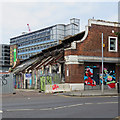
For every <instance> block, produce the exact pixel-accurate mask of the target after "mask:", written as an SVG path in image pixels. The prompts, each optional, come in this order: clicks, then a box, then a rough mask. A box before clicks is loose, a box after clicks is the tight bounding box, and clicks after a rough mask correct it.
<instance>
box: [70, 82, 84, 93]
mask: <svg viewBox="0 0 120 120" xmlns="http://www.w3.org/2000/svg"><path fill="white" fill-rule="evenodd" d="M69 85H70V90H71V91H74V90H84V83H72V84H71V83H70V84H69Z"/></svg>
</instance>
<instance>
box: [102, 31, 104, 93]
mask: <svg viewBox="0 0 120 120" xmlns="http://www.w3.org/2000/svg"><path fill="white" fill-rule="evenodd" d="M103 69H104V66H103V33H102V92H103V91H104V86H103Z"/></svg>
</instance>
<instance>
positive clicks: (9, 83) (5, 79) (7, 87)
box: [0, 73, 14, 94]
mask: <svg viewBox="0 0 120 120" xmlns="http://www.w3.org/2000/svg"><path fill="white" fill-rule="evenodd" d="M0 87H1V88H2V89H1V93H2V94H4V93H14V87H13V74H11V73H9V74H1V75H0Z"/></svg>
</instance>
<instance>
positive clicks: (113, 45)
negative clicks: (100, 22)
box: [109, 37, 117, 52]
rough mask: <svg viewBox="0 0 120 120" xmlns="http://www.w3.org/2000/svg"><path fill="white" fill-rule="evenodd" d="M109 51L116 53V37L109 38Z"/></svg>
mask: <svg viewBox="0 0 120 120" xmlns="http://www.w3.org/2000/svg"><path fill="white" fill-rule="evenodd" d="M109 51H110V52H117V37H109Z"/></svg>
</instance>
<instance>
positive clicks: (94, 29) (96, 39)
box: [65, 24, 120, 57]
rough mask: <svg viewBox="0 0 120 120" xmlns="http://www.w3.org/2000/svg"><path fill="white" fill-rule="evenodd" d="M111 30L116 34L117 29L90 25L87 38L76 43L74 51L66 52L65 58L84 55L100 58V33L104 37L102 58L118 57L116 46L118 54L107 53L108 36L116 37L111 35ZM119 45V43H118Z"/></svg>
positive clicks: (113, 34)
mask: <svg viewBox="0 0 120 120" xmlns="http://www.w3.org/2000/svg"><path fill="white" fill-rule="evenodd" d="M112 30H114V31H115V32H118V28H116V27H111V26H101V25H94V24H93V25H92V26H91V27H89V31H88V36H87V38H86V39H85V40H84V41H83V42H81V43H77V49H76V50H66V51H65V56H67V55H85V56H101V41H102V40H101V39H102V37H101V36H102V35H101V34H102V32H103V36H104V38H103V39H104V44H105V47H104V56H105V57H118V56H119V57H120V54H118V53H119V52H120V47H119V46H118V52H109V51H108V36H113V37H116V36H117V35H116V34H115V33H112ZM118 44H119V43H118Z"/></svg>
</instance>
